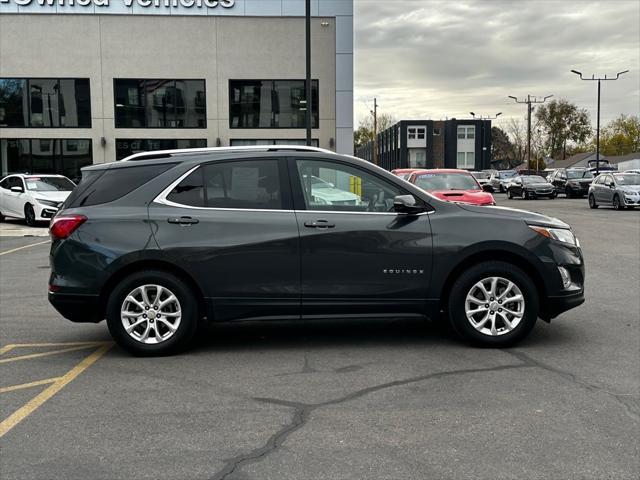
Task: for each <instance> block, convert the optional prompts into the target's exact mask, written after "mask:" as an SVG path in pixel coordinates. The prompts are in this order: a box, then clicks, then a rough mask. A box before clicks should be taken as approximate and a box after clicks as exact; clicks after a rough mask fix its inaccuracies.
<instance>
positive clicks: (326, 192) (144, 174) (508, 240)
mask: <svg viewBox="0 0 640 480" xmlns="http://www.w3.org/2000/svg"><path fill="white" fill-rule="evenodd" d="M51 236H52V245H51V278H50V282H49V283H50V284H49V300H50V302H51V303H52V304H53V305H54V307H55V308H56V309H58V311H59V312H60V313H61V314H62V315H64V316H65V317H66V318H68V319H70V320H72V321H74V322H99V321H100V320H102V319H104V318H106V319H107V324H108V326H109V330H110V331H111V334H112V335H113V337H114V338H115V339H116V341H117V342H118V343H119V344H120V345H121V346H122V347H124V348H126V349H127V350H129V351H130V352H132V353H135V354H140V355H153V354H164V353H168V352H173V351H176V350H178V349H180V348H182V347H184V346H185V345H186V344H187V343H188V342H189V340H190V339H191V338H192V337H193V335H194V332H195V331H196V328H197V327H198V324H199V322H204V321H208V322H221V321H230V320H246V319H260V320H267V319H290V320H301V319H312V318H326V317H333V318H354V317H365V318H374V317H397V316H417V317H430V318H432V319H438V318H440V316H441V313H442V312H445V313H446V315H447V316H448V318H449V319H450V321H451V323H452V325H453V327H454V328H455V330H456V331H457V332H458V333H459V334H460V335H462V336H463V337H464V338H466V339H467V340H470V341H472V342H474V343H477V344H481V345H487V346H495V347H503V346H506V345H510V344H513V343H514V342H516V341H518V340H520V339H522V338H523V337H524V336H525V335H526V334H527V333H528V332H529V331H530V330H531V328H532V327H533V325H534V323H535V322H536V319H537V318H538V317H540V318H542V319H544V320H547V321H548V320H550V319H551V318H554V317H556V316H557V315H559V314H560V313H562V312H564V311H566V310H568V309H570V308H573V307H575V306H577V305H580V304H581V303H582V302H583V301H584V288H583V284H584V263H583V258H582V252H581V249H580V246H579V243H578V241H577V239H576V238H575V236H574V235H573V233H572V232H571V230H570V228H569V226H568V225H566V224H565V223H562V222H560V221H559V220H556V219H553V218H549V217H545V216H542V215H537V214H534V213H528V212H523V211H518V210H511V209H505V208H496V207H477V206H471V205H464V204H456V203H450V202H444V201H441V200H438V199H437V198H435V197H433V196H431V195H429V194H428V193H425V192H424V191H422V190H421V189H419V188H417V187H415V186H413V185H411V184H409V183H407V182H405V181H403V180H401V179H399V178H397V177H396V176H394V175H392V174H391V173H389V172H386V171H384V170H382V169H381V168H378V167H376V166H374V165H372V164H370V163H368V162H365V161H363V160H359V159H356V158H353V157H347V156H343V155H337V154H334V153H332V152H330V151H326V150H321V149H317V148H311V147H308V148H307V147H278V146H275V147H274V146H270V147H253V148H244V147H243V148H227V149H224V148H223V149H203V150H175V151H167V152H153V153H143V154H138V155H134V156H133V157H130V158H129V159H128V160H126V161H121V162H117V163H111V164H104V165H94V166H91V167H87V168H84V169H83V175H82V181H81V182H80V184H79V185H78V187H77V188H76V190H75V191H74V192H73V193H72V194H71V196H70V197H69V198H68V199H67V201H66V202H65V204H64V205H63V207H62V209H61V211H60V212H59V213H58V214H57V216H56V217H55V218H54V219H53V221H52V223H51Z"/></svg>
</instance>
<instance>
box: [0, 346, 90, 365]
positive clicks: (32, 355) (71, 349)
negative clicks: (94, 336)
mask: <svg viewBox="0 0 640 480" xmlns="http://www.w3.org/2000/svg"><path fill="white" fill-rule="evenodd" d="M20 346H21V347H22V345H20ZM95 346H96V345H81V346H79V347H69V348H63V349H61V350H53V351H50V352H40V353H30V354H28V355H20V356H18V357H10V358H3V359H0V363H9V362H17V361H18V360H28V359H30V358H38V357H47V356H49V355H57V354H58V353H65V352H74V351H76V350H84V349H86V348H91V347H95Z"/></svg>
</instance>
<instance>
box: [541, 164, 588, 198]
mask: <svg viewBox="0 0 640 480" xmlns="http://www.w3.org/2000/svg"><path fill="white" fill-rule="evenodd" d="M547 181H548V182H549V183H551V184H552V185H553V187H554V188H555V190H556V192H557V193H564V194H565V195H566V197H567V198H573V197H584V196H585V195H586V194H587V193H588V192H589V186H590V185H591V182H592V181H593V174H592V173H591V171H590V170H588V169H586V168H558V169H557V170H555V171H554V172H553V173H551V175H549V176H548V177H547Z"/></svg>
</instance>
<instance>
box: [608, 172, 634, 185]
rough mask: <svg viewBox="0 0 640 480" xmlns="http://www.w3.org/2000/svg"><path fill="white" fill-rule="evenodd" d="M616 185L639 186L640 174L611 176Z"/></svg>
mask: <svg viewBox="0 0 640 480" xmlns="http://www.w3.org/2000/svg"><path fill="white" fill-rule="evenodd" d="M613 177H614V178H615V179H616V183H617V184H618V185H640V174H638V173H621V174H617V175H614V176H613Z"/></svg>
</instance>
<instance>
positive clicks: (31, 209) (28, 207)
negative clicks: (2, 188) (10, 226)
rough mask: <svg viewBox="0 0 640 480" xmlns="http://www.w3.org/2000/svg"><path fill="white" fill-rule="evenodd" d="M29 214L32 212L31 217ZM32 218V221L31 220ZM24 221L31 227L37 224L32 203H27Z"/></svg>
mask: <svg viewBox="0 0 640 480" xmlns="http://www.w3.org/2000/svg"><path fill="white" fill-rule="evenodd" d="M29 212H31V215H29ZM30 217H31V220H29V218H30ZM24 221H25V223H26V224H27V225H29V226H30V227H33V226H34V225H35V224H36V212H35V210H34V209H33V206H32V205H31V204H30V203H27V204H26V205H25V206H24Z"/></svg>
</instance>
